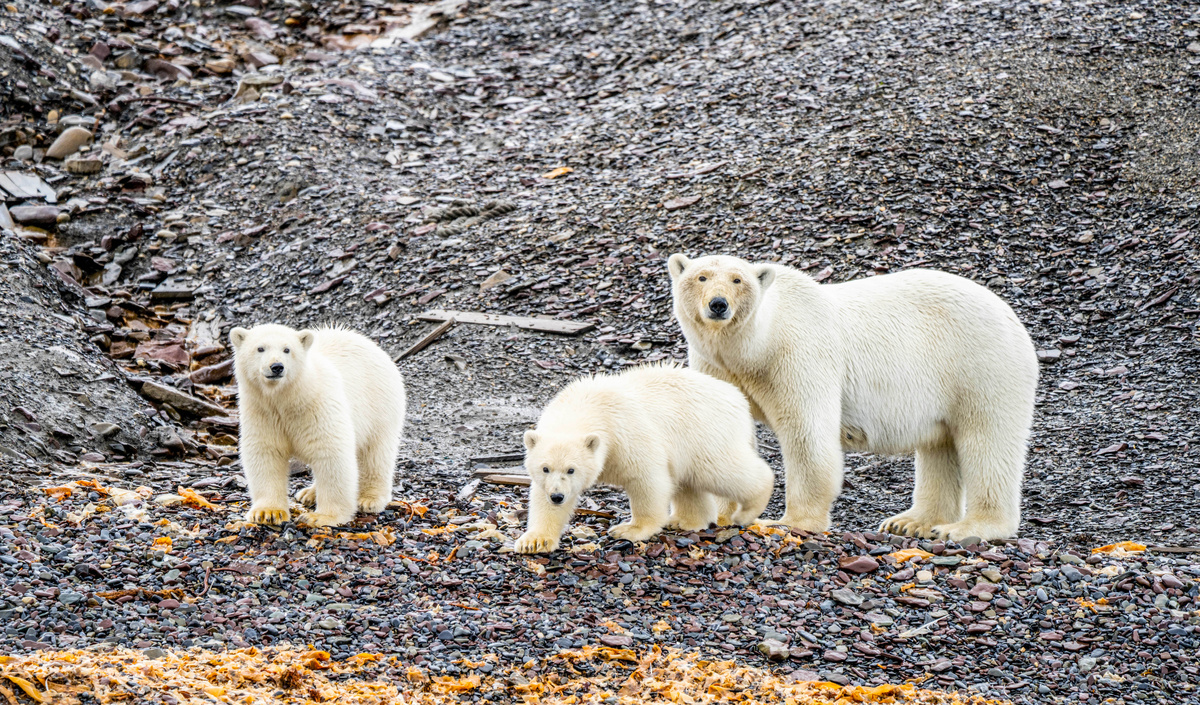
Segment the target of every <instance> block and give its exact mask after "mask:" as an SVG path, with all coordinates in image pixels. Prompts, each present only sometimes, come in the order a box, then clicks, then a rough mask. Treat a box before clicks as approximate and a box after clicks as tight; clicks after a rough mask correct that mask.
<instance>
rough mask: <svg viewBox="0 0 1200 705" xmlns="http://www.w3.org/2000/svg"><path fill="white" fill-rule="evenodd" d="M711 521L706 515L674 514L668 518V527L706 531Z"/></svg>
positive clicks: (680, 529)
mask: <svg viewBox="0 0 1200 705" xmlns="http://www.w3.org/2000/svg"><path fill="white" fill-rule="evenodd" d="M711 523H712V522H710V521H709V520H708V519H705V518H704V517H692V516H679V515H674V516H672V517H671V518H670V519H668V520H667V528H668V529H678V530H679V531H704V530H705V529H707V528H708V526H709V524H711Z"/></svg>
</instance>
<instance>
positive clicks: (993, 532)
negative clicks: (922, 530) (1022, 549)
mask: <svg viewBox="0 0 1200 705" xmlns="http://www.w3.org/2000/svg"><path fill="white" fill-rule="evenodd" d="M1016 533H1017V530H1016V528H1012V529H1010V528H1008V527H1006V526H1004V524H1003V523H1002V522H989V521H971V520H969V519H968V520H965V521H960V522H957V523H954V524H940V525H938V526H935V527H933V528H931V529H930V530H929V533H928V535H929V536H931V537H933V538H935V539H942V540H945V541H954V542H956V543H963V541H964V539H972V540H971V541H970V543H975V542H976V541H975V540H974V539H978V540H980V541H995V540H997V539H1007V538H1011V537H1013V536H1015V535H1016Z"/></svg>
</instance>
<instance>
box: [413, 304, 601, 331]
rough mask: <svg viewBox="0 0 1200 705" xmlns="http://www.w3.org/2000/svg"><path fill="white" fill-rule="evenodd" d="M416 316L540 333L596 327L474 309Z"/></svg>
mask: <svg viewBox="0 0 1200 705" xmlns="http://www.w3.org/2000/svg"><path fill="white" fill-rule="evenodd" d="M417 318H419V319H421V320H422V321H449V320H455V321H458V322H459V323H474V324H477V325H483V326H516V327H517V328H520V329H521V330H536V331H539V332H542V333H557V334H559V335H579V334H581V333H586V332H588V331H589V330H592V329H593V328H595V327H596V324H595V323H585V322H580V321H563V320H558V319H550V318H530V317H528V316H503V315H500V314H498V313H478V312H475V311H443V310H441V309H434V310H432V311H426V312H425V313H422V314H421V315H419V316H417Z"/></svg>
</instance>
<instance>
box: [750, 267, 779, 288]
mask: <svg viewBox="0 0 1200 705" xmlns="http://www.w3.org/2000/svg"><path fill="white" fill-rule="evenodd" d="M754 276H756V277H758V285H759V286H760V287H762V288H763V289H766V288H767V287H769V286H771V282H773V281H775V265H773V264H760V265H759V266H758V268H757V269H755V270H754Z"/></svg>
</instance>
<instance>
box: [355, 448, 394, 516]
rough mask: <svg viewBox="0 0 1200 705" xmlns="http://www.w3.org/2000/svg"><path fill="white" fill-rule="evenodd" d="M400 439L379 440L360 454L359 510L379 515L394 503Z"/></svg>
mask: <svg viewBox="0 0 1200 705" xmlns="http://www.w3.org/2000/svg"><path fill="white" fill-rule="evenodd" d="M399 452H400V441H399V439H390V440H379V441H376V443H375V445H373V446H368V447H366V448H363V449H362V451H361V452H360V453H359V454H358V510H359V511H361V512H367V513H368V514H378V513H379V512H382V511H383V510H384V509H387V506H388V503H389V502H391V501H392V476H393V475H394V474H395V472H396V456H397V455H398V454H399Z"/></svg>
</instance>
